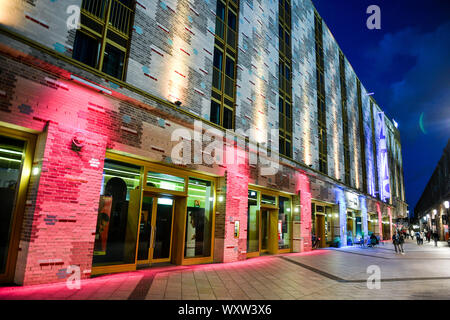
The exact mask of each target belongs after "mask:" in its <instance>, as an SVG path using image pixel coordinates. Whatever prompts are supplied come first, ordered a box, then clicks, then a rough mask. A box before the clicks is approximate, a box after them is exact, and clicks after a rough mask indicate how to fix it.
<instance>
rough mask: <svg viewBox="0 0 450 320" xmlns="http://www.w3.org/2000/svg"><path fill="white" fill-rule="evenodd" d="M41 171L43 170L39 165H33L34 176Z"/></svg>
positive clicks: (32, 172)
mask: <svg viewBox="0 0 450 320" xmlns="http://www.w3.org/2000/svg"><path fill="white" fill-rule="evenodd" d="M40 171H41V170H40V169H39V167H38V166H36V167H33V169H32V170H31V174H32V175H33V176H37V175H38V174H39V172H40Z"/></svg>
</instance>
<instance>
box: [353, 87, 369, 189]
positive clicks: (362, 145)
mask: <svg viewBox="0 0 450 320" xmlns="http://www.w3.org/2000/svg"><path fill="white" fill-rule="evenodd" d="M356 91H357V96H358V117H359V143H360V154H361V167H362V179H363V181H362V190H363V192H367V172H366V143H365V141H364V123H363V122H364V120H363V112H362V97H361V82H360V81H359V79H356Z"/></svg>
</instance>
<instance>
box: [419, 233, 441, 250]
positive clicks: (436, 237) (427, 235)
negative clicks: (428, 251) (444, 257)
mask: <svg viewBox="0 0 450 320" xmlns="http://www.w3.org/2000/svg"><path fill="white" fill-rule="evenodd" d="M416 239H417V244H418V245H421V244H423V239H427V241H428V243H430V241H431V239H433V240H434V246H435V247H437V243H438V241H439V235H438V233H437V231H436V230H435V231H433V232H431V230H427V231H420V232H419V231H417V232H416Z"/></svg>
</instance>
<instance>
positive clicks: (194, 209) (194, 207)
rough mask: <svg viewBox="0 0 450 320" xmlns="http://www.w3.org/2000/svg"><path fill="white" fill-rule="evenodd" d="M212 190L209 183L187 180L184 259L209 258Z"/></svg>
mask: <svg viewBox="0 0 450 320" xmlns="http://www.w3.org/2000/svg"><path fill="white" fill-rule="evenodd" d="M213 210H214V189H213V184H212V183H211V181H206V180H200V179H195V178H189V185H188V198H187V217H186V238H185V249H184V256H185V258H193V257H209V256H211V236H212V220H213Z"/></svg>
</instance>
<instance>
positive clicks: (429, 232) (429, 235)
mask: <svg viewBox="0 0 450 320" xmlns="http://www.w3.org/2000/svg"><path fill="white" fill-rule="evenodd" d="M430 240H431V230H428V232H427V241H428V243H430Z"/></svg>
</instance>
